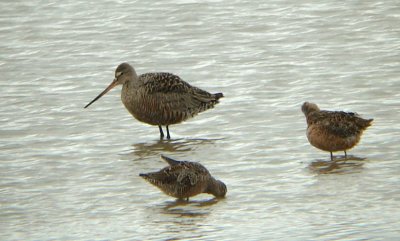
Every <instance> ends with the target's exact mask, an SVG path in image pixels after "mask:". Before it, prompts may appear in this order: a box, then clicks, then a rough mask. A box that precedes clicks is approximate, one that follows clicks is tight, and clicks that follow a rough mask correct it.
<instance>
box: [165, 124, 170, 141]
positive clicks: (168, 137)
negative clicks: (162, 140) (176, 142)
mask: <svg viewBox="0 0 400 241" xmlns="http://www.w3.org/2000/svg"><path fill="white" fill-rule="evenodd" d="M166 127H167V139H168V140H169V139H171V136H170V135H169V129H168V126H166Z"/></svg>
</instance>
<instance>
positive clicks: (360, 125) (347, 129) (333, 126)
mask: <svg viewBox="0 0 400 241" xmlns="http://www.w3.org/2000/svg"><path fill="white" fill-rule="evenodd" d="M372 121H373V119H363V118H361V117H359V116H358V115H357V114H356V113H352V112H344V111H325V110H322V111H314V112H311V113H310V114H309V115H308V116H307V124H308V126H319V127H320V128H322V129H324V130H325V131H326V132H328V133H329V134H332V135H336V136H338V137H341V138H346V137H351V136H354V135H360V134H361V133H362V132H363V131H364V130H365V129H366V128H367V127H368V126H370V125H371V123H372Z"/></svg>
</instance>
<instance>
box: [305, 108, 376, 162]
mask: <svg viewBox="0 0 400 241" xmlns="http://www.w3.org/2000/svg"><path fill="white" fill-rule="evenodd" d="M301 110H302V111H303V113H304V115H305V116H306V118H307V126H308V127H307V138H308V140H309V142H310V143H311V145H313V146H315V147H316V148H319V149H321V150H324V151H329V152H330V153H331V160H333V154H332V152H336V151H344V153H345V157H346V158H347V153H346V150H348V149H351V148H353V147H354V146H355V145H357V143H358V142H359V141H360V138H361V135H362V133H363V131H364V130H365V129H367V127H368V126H370V125H371V123H372V121H373V119H368V120H366V119H363V118H361V117H360V116H358V115H357V114H356V113H352V112H343V111H326V110H320V109H319V108H318V106H317V105H316V104H314V103H309V102H305V103H304V104H303V106H302V107H301Z"/></svg>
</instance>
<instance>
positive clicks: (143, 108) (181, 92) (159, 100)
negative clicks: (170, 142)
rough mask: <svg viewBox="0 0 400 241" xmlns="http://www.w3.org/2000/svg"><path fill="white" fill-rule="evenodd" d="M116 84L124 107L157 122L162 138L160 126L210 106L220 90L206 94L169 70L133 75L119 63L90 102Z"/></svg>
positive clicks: (141, 119) (154, 123)
mask: <svg viewBox="0 0 400 241" xmlns="http://www.w3.org/2000/svg"><path fill="white" fill-rule="evenodd" d="M117 85H122V92H121V100H122V103H123V104H124V105H125V107H126V109H128V111H129V112H130V113H131V114H132V115H133V117H135V118H136V119H137V120H139V121H141V122H144V123H147V124H150V125H156V126H158V128H159V130H160V138H161V139H163V138H164V132H163V129H162V126H165V127H166V129H167V138H168V139H170V138H171V136H170V134H169V129H168V126H169V125H173V124H178V123H180V122H182V121H185V120H187V119H189V118H191V117H193V116H195V115H197V114H198V113H200V112H203V111H205V110H207V109H210V108H213V107H214V105H216V104H218V100H219V99H220V98H222V97H223V94H222V93H216V94H210V93H208V92H207V91H204V90H202V89H199V88H197V87H194V86H191V85H190V84H188V83H187V82H185V81H183V80H182V79H181V78H180V77H179V76H177V75H174V74H171V73H163V72H160V73H146V74H142V75H137V74H136V72H135V69H134V68H133V67H132V66H130V65H129V64H128V63H122V64H120V65H119V66H118V67H117V69H116V70H115V78H114V80H113V81H112V82H111V84H110V85H109V86H108V87H107V88H106V89H105V90H104V91H103V92H101V93H100V94H99V95H98V96H97V97H96V98H94V99H93V100H92V101H91V102H90V103H89V104H87V105H86V106H85V108H87V107H88V106H89V105H91V104H92V103H93V102H95V101H96V100H98V99H99V98H100V97H102V96H103V95H105V94H106V93H107V92H108V91H110V90H111V89H112V88H114V87H115V86H117Z"/></svg>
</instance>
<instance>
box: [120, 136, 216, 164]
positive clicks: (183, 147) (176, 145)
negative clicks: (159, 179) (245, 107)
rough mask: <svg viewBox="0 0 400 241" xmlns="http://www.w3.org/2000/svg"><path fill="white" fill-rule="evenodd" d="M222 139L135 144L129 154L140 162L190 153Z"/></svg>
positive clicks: (159, 141)
mask: <svg viewBox="0 0 400 241" xmlns="http://www.w3.org/2000/svg"><path fill="white" fill-rule="evenodd" d="M218 140H221V139H176V140H171V141H165V140H158V141H156V142H153V143H145V142H144V143H136V144H133V145H132V147H133V149H132V151H131V152H130V153H129V154H128V155H131V154H133V155H134V157H135V158H134V160H135V161H136V160H137V161H139V160H141V159H142V158H146V159H148V158H153V157H154V156H157V157H158V156H159V155H160V154H161V153H168V152H170V153H173V152H179V153H183V152H190V151H193V149H197V148H199V147H200V146H203V145H209V144H214V143H215V142H216V141H218Z"/></svg>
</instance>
